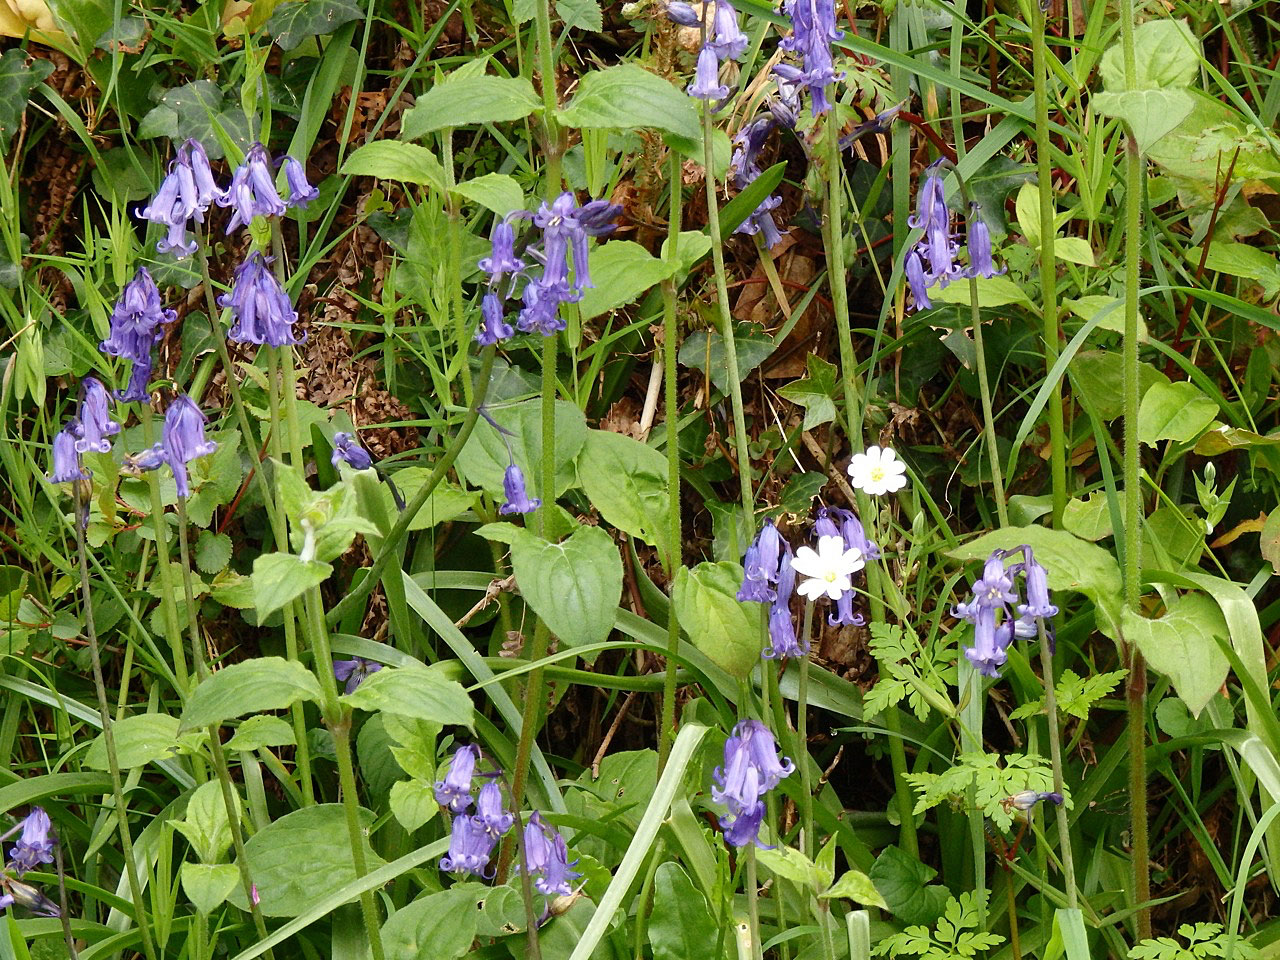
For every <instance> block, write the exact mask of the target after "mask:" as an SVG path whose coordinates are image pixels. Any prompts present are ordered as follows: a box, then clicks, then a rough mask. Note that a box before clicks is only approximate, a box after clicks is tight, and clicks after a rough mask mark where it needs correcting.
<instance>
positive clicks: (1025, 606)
mask: <svg viewBox="0 0 1280 960" xmlns="http://www.w3.org/2000/svg"><path fill="white" fill-rule="evenodd" d="M1022 575H1023V577H1024V583H1025V584H1026V598H1027V602H1026V603H1022V604H1019V605H1018V613H1019V614H1020V615H1029V616H1032V617H1039V618H1040V619H1041V620H1047V619H1049V618H1050V617H1056V616H1057V615H1058V607H1057V605H1056V604H1054V603H1053V601H1052V600H1050V599H1049V573H1048V571H1046V570H1045V568H1044V567H1043V566H1041V564H1040V562H1039V561H1038V560H1036V558H1035V555H1034V554H1033V553H1032V551H1031V548H1030V547H1028V546H1024V547H1023V548H1022Z"/></svg>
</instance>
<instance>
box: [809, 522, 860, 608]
mask: <svg viewBox="0 0 1280 960" xmlns="http://www.w3.org/2000/svg"><path fill="white" fill-rule="evenodd" d="M791 566H792V567H794V568H795V571H796V573H798V574H800V575H801V576H802V577H806V578H808V579H806V580H803V581H801V583H800V586H799V587H797V588H796V589H797V591H798V592H799V594H800V596H802V597H807V598H808V599H810V600H817V599H818V598H819V597H821V596H822V595H823V594H826V595H827V596H828V597H830V598H831V599H832V600H839V599H840V595H841V594H843V593H844V592H845V591H847V590H852V589H853V582H852V581H851V580H850V579H849V578H850V577H851V576H852V575H853V574H855V573H857V572H858V571H859V570H861V569H862V568H863V567H864V566H866V564H865V563H864V562H863V560H862V551H861V550H859V549H857V548H856V547H854V548H851V549H849V550H846V549H845V548H844V538H843V537H819V538H818V549H817V550H814V549H813V548H812V547H801V548H800V549H799V550H797V551H796V555H795V557H794V558H793V559H792V560H791Z"/></svg>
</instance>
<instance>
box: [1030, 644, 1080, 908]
mask: <svg viewBox="0 0 1280 960" xmlns="http://www.w3.org/2000/svg"><path fill="white" fill-rule="evenodd" d="M1039 627H1040V672H1041V673H1042V674H1043V675H1044V712H1045V714H1046V715H1047V716H1048V718H1049V759H1050V762H1052V764H1053V789H1054V790H1055V791H1057V792H1058V793H1059V794H1061V793H1062V790H1063V783H1064V780H1063V776H1062V727H1061V726H1060V724H1059V722H1058V695H1057V691H1055V690H1054V687H1053V654H1052V653H1051V652H1050V650H1049V634H1048V633H1047V632H1046V631H1045V629H1044V623H1043V622H1041V623H1040V624H1039ZM1057 820H1058V848H1059V853H1060V855H1061V857H1062V873H1063V879H1064V882H1065V884H1066V888H1067V907H1068V908H1069V909H1072V910H1074V909H1075V908H1076V907H1078V906H1079V905H1080V895H1079V892H1078V891H1077V890H1076V868H1075V858H1074V856H1073V855H1072V853H1071V824H1070V821H1069V820H1068V819H1067V811H1066V807H1065V806H1064V805H1063V804H1059V805H1058V807H1057Z"/></svg>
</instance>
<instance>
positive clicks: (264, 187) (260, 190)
mask: <svg viewBox="0 0 1280 960" xmlns="http://www.w3.org/2000/svg"><path fill="white" fill-rule="evenodd" d="M218 206H220V207H231V208H232V209H233V211H234V213H233V215H232V217H231V220H230V221H229V222H228V223H227V233H231V232H232V231H233V230H236V229H237V228H239V227H247V226H248V225H249V224H250V223H252V222H253V218H254V217H279V216H283V215H284V213H285V210H286V209H287V208H286V207H285V203H284V201H283V200H281V199H280V193H279V191H277V190H276V172H275V168H274V167H273V166H272V163H271V158H270V157H269V156H268V155H267V148H266V147H264V146H263V145H262V144H260V143H255V144H254V145H253V146H251V147H250V148H249V152H248V153H246V154H245V157H244V162H243V163H241V164H240V166H238V167H236V169H235V173H233V174H232V175H231V185H230V186H229V187H227V192H226V195H225V196H223V197H221V198H219V200H218Z"/></svg>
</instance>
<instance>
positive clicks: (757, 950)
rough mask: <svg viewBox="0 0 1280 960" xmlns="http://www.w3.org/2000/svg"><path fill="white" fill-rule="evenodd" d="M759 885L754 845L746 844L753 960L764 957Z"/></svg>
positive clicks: (748, 906)
mask: <svg viewBox="0 0 1280 960" xmlns="http://www.w3.org/2000/svg"><path fill="white" fill-rule="evenodd" d="M759 897H760V884H759V883H758V882H757V880H756V845H755V844H754V843H749V844H747V921H748V922H749V923H750V924H751V956H752V957H753V958H754V960H762V958H763V957H764V950H763V947H764V944H763V943H762V942H761V940H760V904H759Z"/></svg>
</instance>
